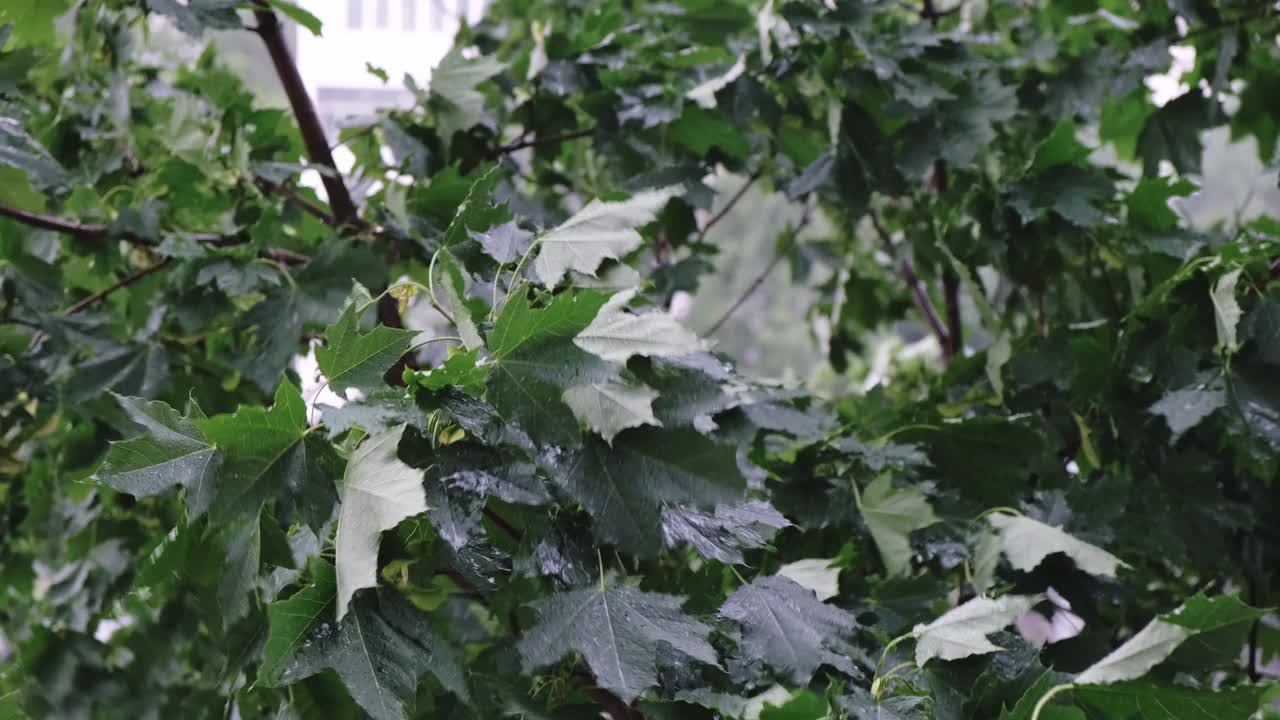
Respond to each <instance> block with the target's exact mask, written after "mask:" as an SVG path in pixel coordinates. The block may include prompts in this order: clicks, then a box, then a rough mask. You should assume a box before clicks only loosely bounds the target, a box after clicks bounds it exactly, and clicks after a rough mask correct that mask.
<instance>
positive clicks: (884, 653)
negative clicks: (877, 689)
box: [871, 632, 916, 686]
mask: <svg viewBox="0 0 1280 720" xmlns="http://www.w3.org/2000/svg"><path fill="white" fill-rule="evenodd" d="M915 636H916V634H915V633H914V632H907V633H903V634H902V635H899V636H898V637H896V638H894V639H892V640H890V641H889V644H888V645H885V646H884V650H883V651H882V652H881V653H880V662H877V663H876V674H875V677H876V678H879V677H880V675H881V673H880V671H881V670H883V669H884V661H885V660H886V659H888V657H889V651H890V650H893V649H894V648H895V647H897V645H898V643H900V642H902V641H904V640H910V639H912V638H914V637H915ZM871 684H872V686H874V685H875V680H872V681H871Z"/></svg>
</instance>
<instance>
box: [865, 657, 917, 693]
mask: <svg viewBox="0 0 1280 720" xmlns="http://www.w3.org/2000/svg"><path fill="white" fill-rule="evenodd" d="M915 666H916V664H915V662H913V661H911V660H907V661H905V662H900V663H898V664H897V665H894V666H893V667H891V668H889V670H888V672H886V673H885V674H883V675H877V676H876V678H875V679H874V680H872V681H871V696H872V697H873V698H875V699H876V700H879V699H880V695H881V694H883V693H884V691H885V688H887V687H888V682H889V680H891V679H892V678H893V676H894V675H897V674H898V672H899V671H900V670H902V669H904V668H911V667H915Z"/></svg>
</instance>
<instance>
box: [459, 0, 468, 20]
mask: <svg viewBox="0 0 1280 720" xmlns="http://www.w3.org/2000/svg"><path fill="white" fill-rule="evenodd" d="M466 19H467V0H458V22H459V23H461V22H462V21H463V20H466Z"/></svg>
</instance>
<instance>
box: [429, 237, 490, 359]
mask: <svg viewBox="0 0 1280 720" xmlns="http://www.w3.org/2000/svg"><path fill="white" fill-rule="evenodd" d="M436 261H437V263H438V264H439V265H440V270H441V277H440V280H441V283H440V287H441V288H443V289H444V297H445V302H446V303H448V305H449V312H450V313H451V314H452V315H453V325H454V327H456V328H458V335H459V337H461V338H462V344H463V345H465V346H466V347H467V349H468V350H475V349H476V348H480V347H484V340H482V339H481V338H480V331H479V330H478V329H477V328H476V321H475V320H473V319H472V317H471V310H470V309H468V308H467V305H466V302H465V298H466V289H467V284H466V280H465V278H464V275H463V271H462V264H461V263H459V262H458V259H457V258H455V257H454V256H453V253H451V252H449V251H448V250H445V249H443V248H442V249H441V250H440V252H439V254H438V255H437V256H436Z"/></svg>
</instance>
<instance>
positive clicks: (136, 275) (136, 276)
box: [62, 258, 173, 315]
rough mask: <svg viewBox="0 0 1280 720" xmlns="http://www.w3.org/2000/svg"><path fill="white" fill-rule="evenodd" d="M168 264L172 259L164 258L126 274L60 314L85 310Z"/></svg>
mask: <svg viewBox="0 0 1280 720" xmlns="http://www.w3.org/2000/svg"><path fill="white" fill-rule="evenodd" d="M170 262H173V258H165V259H163V260H161V261H160V262H158V263H156V264H155V265H152V266H150V267H145V268H142V269H141V270H138V271H136V272H133V273H130V274H128V275H125V276H124V277H122V278H120V279H119V280H118V281H116V282H115V283H114V284H112V285H110V286H108V287H105V288H103V289H101V290H99V291H97V292H95V293H93V294H92V295H89V296H87V297H85V298H83V299H82V300H80V301H79V302H77V303H76V304H74V305H72V306H71V307H69V308H67V309H66V310H64V311H63V312H62V314H63V315H75V314H76V313H78V312H80V311H81V310H84V309H85V308H87V307H89V306H90V305H93V304H94V303H97V302H99V301H100V300H102V299H104V298H106V297H107V296H108V295H110V294H111V293H113V292H115V291H117V290H119V289H120V288H125V287H129V286H130V285H132V284H134V283H136V282H138V281H139V280H141V279H142V278H144V277H146V276H148V275H150V274H152V273H156V272H160V271H161V270H163V269H165V267H167V266H168V265H169V263H170Z"/></svg>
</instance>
